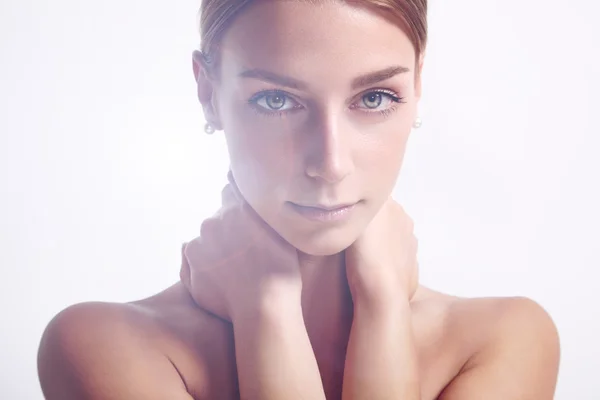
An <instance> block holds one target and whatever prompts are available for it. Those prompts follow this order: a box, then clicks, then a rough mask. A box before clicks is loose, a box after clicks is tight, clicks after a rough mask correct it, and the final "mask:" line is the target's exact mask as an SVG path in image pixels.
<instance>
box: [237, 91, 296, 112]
mask: <svg viewBox="0 0 600 400" xmlns="http://www.w3.org/2000/svg"><path fill="white" fill-rule="evenodd" d="M248 102H249V103H250V104H252V105H254V106H256V107H257V108H259V109H260V110H259V111H262V112H267V113H269V112H283V111H289V110H292V109H294V108H298V107H299V106H300V105H299V104H298V102H296V101H295V100H293V99H292V98H291V97H289V96H288V95H287V94H285V93H284V92H281V91H278V90H272V91H266V92H260V93H257V94H256V95H255V96H253V97H252V98H251V99H250V100H249V101H248Z"/></svg>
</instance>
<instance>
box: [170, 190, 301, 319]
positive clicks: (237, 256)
mask: <svg viewBox="0 0 600 400" xmlns="http://www.w3.org/2000/svg"><path fill="white" fill-rule="evenodd" d="M222 199H223V205H222V208H221V209H220V210H219V212H218V213H217V214H216V215H214V216H213V217H211V218H208V219H207V220H205V221H204V222H203V223H202V228H201V231H200V232H201V233H200V236H199V237H198V238H196V239H194V240H192V241H191V242H189V243H186V244H184V245H183V247H182V267H181V271H180V277H181V281H182V282H183V284H184V286H185V287H186V288H187V290H188V291H189V293H190V294H191V295H192V297H193V298H194V301H195V302H196V304H197V305H198V306H199V307H201V308H203V309H205V310H206V311H208V312H211V313H213V314H215V315H217V316H219V317H221V318H223V319H227V320H232V318H233V317H234V314H235V313H238V312H240V313H243V312H244V311H246V310H247V309H248V307H256V306H259V307H262V306H265V305H268V304H269V303H270V300H274V299H275V298H274V297H273V296H276V298H277V299H280V295H284V297H286V298H290V296H292V298H293V297H295V296H297V301H298V303H299V302H300V292H301V289H302V281H301V277H300V269H299V264H298V255H297V251H296V249H295V248H294V247H293V246H291V245H290V244H289V243H287V242H286V241H285V240H284V239H283V238H281V237H280V236H279V235H278V234H277V233H276V232H275V231H273V229H272V228H271V227H269V226H268V225H267V224H266V223H265V222H264V221H263V220H262V219H261V218H260V217H259V216H258V215H257V214H256V212H255V211H254V210H253V209H252V207H250V205H249V204H248V203H247V202H246V201H245V200H244V199H243V197H242V195H241V194H240V192H239V190H238V189H237V186H236V185H235V181H233V179H230V183H229V184H227V186H226V187H225V188H224V189H223V192H222ZM294 300H295V299H294Z"/></svg>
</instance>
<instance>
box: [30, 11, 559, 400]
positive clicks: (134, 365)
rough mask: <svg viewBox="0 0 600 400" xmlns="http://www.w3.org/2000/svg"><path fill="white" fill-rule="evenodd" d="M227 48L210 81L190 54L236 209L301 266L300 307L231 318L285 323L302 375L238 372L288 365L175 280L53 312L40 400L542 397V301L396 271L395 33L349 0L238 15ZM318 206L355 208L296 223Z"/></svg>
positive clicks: (411, 64) (545, 319)
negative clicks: (219, 134) (444, 286)
mask: <svg viewBox="0 0 600 400" xmlns="http://www.w3.org/2000/svg"><path fill="white" fill-rule="evenodd" d="M256 44H260V45H256ZM221 49H222V54H221V55H222V57H221V58H222V60H221V62H222V65H221V69H220V74H219V75H220V78H219V79H214V78H213V77H211V76H210V75H211V74H209V71H208V70H207V69H205V66H204V65H203V64H202V61H201V57H200V56H199V55H198V54H195V56H194V76H195V79H196V82H197V89H198V97H199V100H200V102H201V104H202V106H203V108H204V115H205V116H206V118H207V119H208V120H209V122H210V123H211V124H213V126H215V127H216V128H218V129H223V130H224V131H225V135H226V137H227V142H228V148H229V152H230V156H231V162H232V165H231V168H232V172H233V174H234V175H235V177H236V180H237V181H238V183H239V189H240V192H241V194H242V195H243V197H244V198H245V199H246V200H247V202H248V203H249V204H250V205H251V206H252V208H253V209H254V210H256V213H257V214H258V215H259V216H260V217H261V218H262V220H264V221H265V222H266V223H267V224H268V225H269V226H270V227H271V228H272V229H273V230H274V231H276V232H277V233H278V234H279V235H281V237H282V238H284V239H285V240H286V242H287V243H289V245H291V246H293V248H295V249H297V251H298V252H299V254H300V255H301V257H300V261H299V265H297V266H295V267H294V268H290V269H289V271H297V272H299V275H301V276H300V277H297V278H298V281H300V280H301V285H300V286H301V291H300V290H299V291H298V292H297V293H298V296H297V303H298V304H294V300H290V299H289V298H286V296H287V295H285V294H284V295H283V297H277V298H276V299H277V301H274V302H272V304H274V305H275V306H276V305H278V304H284V305H285V307H283V308H280V309H277V307H270V310H269V313H271V315H270V316H268V318H264V319H261V318H262V317H264V315H262V314H260V313H258V314H252V313H250V314H241V315H242V316H244V315H252V316H253V318H254V317H255V316H256V317H258V318H256V320H257V321H261V322H264V321H266V322H267V323H269V324H270V325H271V327H270V328H273V329H270V330H269V329H261V332H262V334H264V333H265V332H266V333H268V334H272V333H273V332H276V330H277V329H279V328H281V327H283V326H284V325H285V327H286V329H287V328H289V326H292V327H293V329H291V330H289V331H286V332H289V333H290V335H292V334H293V335H298V336H293V337H294V338H296V337H297V338H298V341H296V342H295V343H296V344H297V345H298V346H300V345H301V343H300V342H302V345H303V346H305V347H307V348H304V350H302V351H300V352H296V353H294V351H293V349H291V350H292V351H290V352H289V354H287V353H286V354H284V356H285V355H288V356H290V355H291V356H293V357H292V359H293V360H297V361H298V362H288V363H287V364H286V365H281V366H280V364H275V363H269V362H266V363H263V364H262V365H261V368H262V367H264V368H265V369H264V370H259V371H257V370H254V368H253V366H254V364H253V363H254V362H256V360H257V359H256V358H252V357H242V358H241V361H242V363H240V358H239V354H236V353H239V352H240V351H243V352H253V351H254V353H253V354H254V355H255V356H260V357H261V360H262V359H263V358H264V357H263V356H264V355H265V354H269V357H272V358H269V357H267V358H265V359H266V360H267V361H268V360H269V359H271V360H277V361H278V362H279V361H281V360H282V358H281V353H282V352H280V351H273V349H274V348H273V347H271V348H269V346H270V344H269V341H263V342H260V343H261V346H262V345H264V346H263V347H260V346H258V347H256V348H255V347H252V346H247V344H246V347H243V343H241V342H239V341H238V337H239V335H240V332H239V327H240V326H241V325H243V324H246V327H250V328H252V327H256V326H258V324H260V323H261V322H257V323H256V324H254V325H253V324H252V320H250V321H248V320H246V321H243V322H242V323H239V324H238V322H236V321H239V319H236V318H239V315H240V314H239V313H235V312H233V313H231V312H230V311H231V310H230V309H229V308H228V306H227V302H221V303H219V301H220V300H219V297H218V296H219V292H215V293H214V296H208V298H204V299H203V300H202V299H200V300H198V298H199V295H200V297H201V295H202V293H206V292H200V293H198V292H194V291H193V290H190V289H189V288H188V287H185V286H184V284H182V283H177V284H175V285H174V286H172V287H170V288H169V289H167V290H165V291H164V292H162V293H159V294H157V295H156V296H153V297H150V298H148V299H144V300H140V301H136V302H133V303H129V304H106V303H88V304H81V305H76V306H73V307H70V308H68V309H67V310H65V311H63V312H62V313H60V314H59V315H58V316H57V317H56V318H55V319H54V320H53V321H52V322H51V323H50V325H49V327H48V328H47V330H46V332H45V334H44V337H43V339H42V343H41V346H40V353H39V374H40V380H41V383H42V388H43V390H44V394H45V396H46V398H47V399H50V400H54V399H61V400H69V399H79V400H81V399H115V400H117V399H119V400H120V399H129V400H136V399H140V400H141V399H157V400H158V399H174V400H178V399H192V398H193V399H236V398H238V397H239V391H240V389H243V390H242V392H243V391H244V390H245V391H246V392H245V393H242V398H252V399H254V398H260V399H261V400H263V399H267V398H268V399H284V398H285V399H287V398H295V397H294V396H291V397H290V396H287V395H286V394H284V395H281V393H282V392H281V390H285V387H283V389H282V387H281V385H280V387H277V385H276V383H277V382H275V381H274V380H269V376H268V374H270V373H277V372H279V371H284V372H289V373H290V376H285V377H284V378H290V382H294V383H295V384H296V388H297V389H298V388H299V389H302V390H305V392H304V393H305V394H306V396H305V397H304V398H308V399H310V400H315V399H320V398H323V397H326V398H327V399H340V398H344V400H346V399H361V400H362V399H365V400H366V399H369V400H374V399H383V398H388V397H385V396H386V394H388V393H389V392H390V391H393V393H395V395H394V397H393V398H402V399H403V400H408V399H417V398H418V399H422V400H425V399H441V400H479V399H481V398H485V399H489V400H495V399H498V400H534V399H535V400H546V399H551V398H552V396H553V393H554V386H555V383H556V376H557V370H558V361H559V345H558V335H557V332H556V329H555V326H554V324H553V323H552V320H551V319H550V317H549V316H548V315H547V313H546V312H545V311H544V310H543V309H542V308H541V307H540V306H539V305H537V304H536V303H534V302H532V301H531V300H528V299H524V298H511V299H500V298H488V299H461V298H457V297H452V296H449V295H445V294H442V293H438V292H435V291H432V290H429V289H427V288H425V287H423V286H418V285H416V284H415V285H413V284H412V280H411V279H410V277H409V276H410V274H405V273H404V272H402V271H398V270H395V269H393V268H390V266H392V264H395V263H396V259H397V258H398V257H397V255H398V254H397V253H394V251H393V250H395V248H404V247H403V246H406V245H407V242H406V241H405V240H404V239H402V238H401V235H396V232H399V231H397V230H396V228H397V226H396V225H393V224H391V223H389V224H388V225H389V226H385V224H382V223H381V222H382V221H383V222H386V221H387V220H388V218H382V217H381V212H382V211H381V210H384V209H385V207H386V206H387V205H389V204H390V203H389V201H388V199H389V196H390V193H391V191H392V189H393V187H394V185H395V182H396V179H397V176H398V173H399V171H400V167H401V164H402V160H403V156H404V151H405V147H406V143H407V140H408V136H409V134H410V131H411V125H412V122H413V121H414V119H415V117H416V115H417V103H418V100H419V98H420V95H421V82H420V76H421V69H422V66H423V57H422V56H421V57H420V58H417V57H416V54H415V51H414V48H413V46H412V44H411V42H410V41H409V39H408V37H407V35H406V34H405V33H404V32H403V31H402V30H401V29H399V28H398V26H397V25H396V24H395V23H393V22H391V21H388V20H386V19H384V18H382V17H381V16H379V15H377V14H376V13H373V12H372V11H371V10H365V9H360V8H356V7H351V6H349V5H347V4H344V3H343V2H324V3H323V4H319V5H318V6H317V5H314V4H311V3H310V2H293V1H285V2H279V1H269V2H257V3H256V4H255V5H253V6H252V7H250V8H249V9H248V10H246V11H245V12H244V14H243V15H242V16H241V17H239V19H238V20H237V21H236V22H235V23H234V24H233V27H232V28H231V29H230V30H229V32H228V33H227V34H226V35H225V37H224V38H223V43H222V46H221ZM265 71H267V72H266V73H265ZM269 71H270V72H269ZM373 71H379V72H378V73H377V74H373V73H372V72H373ZM382 71H385V73H382ZM274 74H275V75H277V77H278V78H274V76H275V75H274ZM365 74H366V75H365ZM281 75H285V77H286V78H285V79H284V81H285V82H282V79H281ZM290 78H292V81H291V80H290ZM373 78H377V79H373ZM275 81H277V82H275ZM265 90H266V91H268V93H270V94H264V93H265V92H264V91H265ZM274 91H275V92H274ZM261 93H263V94H261ZM273 106H277V107H276V109H273ZM267 115H268V116H267ZM317 202H318V203H320V204H325V203H327V204H342V203H348V202H350V203H353V204H355V207H354V209H353V211H352V216H351V217H349V218H347V219H346V220H344V221H343V222H339V223H315V222H314V221H308V220H307V219H305V218H303V217H301V216H300V215H299V213H297V212H295V211H294V208H295V207H296V206H294V205H293V204H296V205H300V206H310V205H312V204H314V203H317ZM291 204H292V205H291ZM296 208H297V207H296ZM374 221H379V224H374ZM375 225H379V226H378V227H377V226H375ZM374 226H375V227H376V228H377V229H375V230H374V229H373V227H374ZM390 229H391V230H390ZM396 238H397V239H398V244H397V245H396V243H395V239H396ZM396 250H397V249H396ZM344 251H345V254H346V255H348V254H350V255H351V257H350V258H349V259H344V257H343V256H342V254H344V253H343V252H344ZM415 253H416V250H415ZM286 254H287V253H286ZM415 255H416V254H415ZM348 260H350V262H348ZM200 261H202V260H200ZM267 264H268V260H267V259H266V258H265V259H264V264H263V263H262V261H261V263H260V265H256V266H253V265H248V266H243V267H250V268H256V271H257V274H258V271H259V268H258V267H261V268H262V269H260V270H261V271H263V270H265V271H266V272H265V273H268V272H269V271H267V270H268V269H269V268H266V266H267ZM409 264H410V262H409V263H408V264H407V265H405V267H406V268H408V267H410V265H409ZM237 267H239V266H237ZM274 267H275V268H283V267H285V268H288V267H289V266H286V265H275V266H274ZM271 270H273V266H271ZM239 271H242V272H243V271H244V269H240V270H239ZM245 271H253V270H252V269H249V270H248V269H246V270H245ZM230 276H236V275H235V274H230ZM388 278H390V279H388ZM184 283H185V282H184ZM218 283H219V284H221V287H220V289H222V290H221V291H222V292H224V291H226V290H224V289H223V288H225V289H227V288H230V289H231V288H234V284H237V286H235V290H234V289H231V290H230V293H229V294H228V295H229V296H235V295H236V294H238V293H240V292H248V293H251V292H253V289H252V287H245V286H243V285H240V282H235V281H234V280H233V278H230V279H229V282H228V281H227V279H225V281H224V282H223V279H222V277H221V282H218ZM228 283H229V284H230V285H231V286H228ZM300 286H298V287H300ZM413 286H414V288H416V292H414V288H413ZM205 289H210V288H209V287H206V288H205ZM246 289H247V290H246ZM283 292H286V291H283ZM292 292H293V291H292ZM413 292H414V295H413ZM190 293H191V294H190ZM278 293H279V295H280V296H281V293H282V291H279V292H278ZM294 293H296V292H294ZM382 294H383V295H382ZM398 294H399V296H398ZM247 296H250V295H249V294H247ZM250 298H251V297H245V298H243V299H241V298H238V299H237V303H238V304H242V305H245V304H247V303H248V301H247V300H248V299H250ZM213 300H214V301H213ZM230 300H231V299H230ZM280 300H281V302H280ZM199 302H200V303H203V302H204V303H203V304H202V305H203V306H204V307H200V306H199V304H198V303H199ZM213 303H214V304H213ZM224 305H225V306H224ZM207 310H210V311H211V312H208V311H207ZM246 310H247V309H246ZM288 310H293V311H290V312H289V313H287V311H288ZM298 310H300V312H299V313H298ZM365 310H366V311H365ZM254 311H256V310H252V312H254ZM260 311H264V310H260ZM282 311H284V312H283V313H282ZM228 313H229V314H228ZM273 313H274V314H273ZM217 315H219V316H220V317H222V318H219V317H217ZM232 315H233V317H232ZM273 315H276V318H275V319H270V317H271V316H273ZM398 315H400V316H401V317H398ZM228 318H229V319H231V320H233V321H234V323H233V326H235V327H236V329H238V332H234V330H233V329H232V324H231V323H230V322H228V321H227V319H228ZM246 319H247V318H246ZM298 321H300V323H298ZM248 323H250V325H247V324H248ZM262 328H264V326H263V327H262ZM411 330H412V332H411ZM390 332H391V333H393V335H390ZM411 333H412V334H411ZM253 334H256V332H254V331H253V330H252V329H249V330H248V329H245V330H243V332H242V333H241V335H242V338H243V337H244V335H248V336H246V337H249V335H253ZM259 336H260V335H259ZM271 337H273V338H276V336H271ZM280 337H281V336H280ZM283 337H284V338H285V337H286V335H283ZM234 338H235V340H236V344H237V345H236V346H235V348H234ZM307 338H308V340H309V341H310V342H307V341H306V339H307ZM396 338H397V342H396V341H395V339H396ZM263 339H264V337H263ZM271 342H273V341H271ZM257 343H258V342H257ZM273 345H275V343H274V342H273ZM311 348H312V352H311V351H310V350H311ZM280 349H284V350H286V348H285V347H283V348H280ZM287 349H289V348H287ZM268 351H270V353H268ZM313 353H314V358H313ZM247 354H250V353H247ZM236 357H237V360H236ZM288 361H289V360H288ZM315 361H316V362H315ZM311 363H316V368H313V365H312V364H311ZM413 367H414V369H415V370H416V371H412V370H411V368H413ZM258 369H260V368H258ZM290 371H291V372H290ZM373 371H376V372H373ZM294 373H297V374H296V375H295V376H294ZM368 374H371V376H369V379H368V380H367V381H368V382H365V379H364V377H365V376H367V375H368ZM265 375H267V376H265ZM299 377H300V378H301V379H298V378H299ZM315 377H316V379H315ZM379 379H381V384H379V383H378V381H377V380H379ZM417 379H418V380H417ZM261 380H262V381H261ZM305 380H308V381H310V382H309V383H308V384H306V385H305V384H304V382H306V381H305ZM255 382H259V383H258V384H257V385H254V386H257V387H258V389H261V387H260V386H261V385H263V386H265V387H266V386H269V385H271V386H272V387H271V388H270V390H271V391H270V392H269V394H270V396H268V397H261V396H260V393H261V392H259V391H257V392H252V393H251V391H250V390H253V388H251V386H253V384H254V383H255ZM374 382H375V384H373V383H374ZM411 382H415V385H412V386H411ZM404 383H406V384H404ZM273 384H275V385H273ZM242 387H243V388H242ZM248 388H250V389H248ZM263 389H264V387H263ZM265 393H266V392H265ZM277 393H279V395H278V394H277ZM284 393H285V392H284ZM398 393H402V395H399V394H398ZM244 396H245V397H244Z"/></svg>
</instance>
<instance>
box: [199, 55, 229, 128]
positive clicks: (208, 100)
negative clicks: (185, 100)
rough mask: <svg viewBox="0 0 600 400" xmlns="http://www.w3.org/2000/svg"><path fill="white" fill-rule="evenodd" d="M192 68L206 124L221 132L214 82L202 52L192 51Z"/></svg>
mask: <svg viewBox="0 0 600 400" xmlns="http://www.w3.org/2000/svg"><path fill="white" fill-rule="evenodd" d="M192 66H193V69H194V79H195V80H196V86H197V91H198V100H199V101H200V104H202V109H203V111H204V117H205V118H206V122H208V123H210V124H211V125H212V126H213V127H214V128H215V129H216V130H221V129H223V128H222V126H221V120H220V118H219V112H218V106H217V100H216V96H215V90H214V89H215V84H216V82H215V81H214V80H213V79H211V77H210V74H209V70H208V67H207V65H206V61H205V60H204V56H203V55H202V52H200V51H198V50H194V52H193V53H192Z"/></svg>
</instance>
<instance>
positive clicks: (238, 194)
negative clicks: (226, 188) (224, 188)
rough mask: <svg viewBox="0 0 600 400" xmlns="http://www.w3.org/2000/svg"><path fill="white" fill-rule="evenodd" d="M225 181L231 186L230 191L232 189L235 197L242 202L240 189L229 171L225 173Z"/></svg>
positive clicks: (242, 197)
mask: <svg viewBox="0 0 600 400" xmlns="http://www.w3.org/2000/svg"><path fill="white" fill-rule="evenodd" d="M227 180H228V181H229V185H230V186H231V189H232V191H233V194H234V195H235V197H236V198H237V199H238V200H243V199H244V196H242V193H241V192H240V188H239V187H238V185H237V183H236V181H235V178H234V176H233V172H232V171H231V170H229V172H227Z"/></svg>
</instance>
